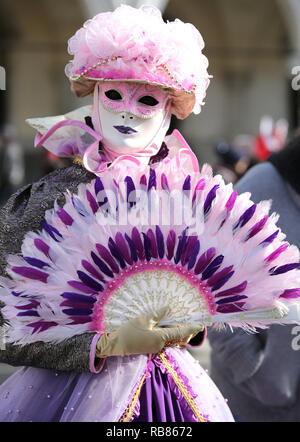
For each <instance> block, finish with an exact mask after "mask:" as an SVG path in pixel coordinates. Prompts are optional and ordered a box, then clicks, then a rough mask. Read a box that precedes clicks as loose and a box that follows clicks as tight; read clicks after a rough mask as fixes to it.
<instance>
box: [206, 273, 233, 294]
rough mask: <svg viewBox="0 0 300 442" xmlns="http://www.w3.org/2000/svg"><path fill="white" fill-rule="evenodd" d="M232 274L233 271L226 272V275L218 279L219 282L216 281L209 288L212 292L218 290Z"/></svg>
mask: <svg viewBox="0 0 300 442" xmlns="http://www.w3.org/2000/svg"><path fill="white" fill-rule="evenodd" d="M233 275H234V271H232V272H230V273H228V275H226V276H224V278H222V279H220V281H219V282H217V283H216V284H215V285H214V286H213V287H212V289H211V291H212V292H214V291H216V290H219V289H220V288H221V287H223V285H225V284H226V282H227V281H229V279H230V278H231V277H232V276H233Z"/></svg>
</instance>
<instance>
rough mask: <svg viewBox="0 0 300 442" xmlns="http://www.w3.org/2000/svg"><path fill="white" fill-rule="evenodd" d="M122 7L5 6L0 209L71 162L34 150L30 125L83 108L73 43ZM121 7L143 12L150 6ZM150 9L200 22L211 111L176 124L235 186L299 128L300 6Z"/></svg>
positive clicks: (279, 1) (285, 1)
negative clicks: (95, 20) (96, 20)
mask: <svg viewBox="0 0 300 442" xmlns="http://www.w3.org/2000/svg"><path fill="white" fill-rule="evenodd" d="M120 3H121V1H119V0H51V1H49V0H40V1H39V2H37V1H35V0H26V1H24V0H0V66H1V67H3V68H4V69H5V73H6V78H5V90H0V205H1V204H3V202H4V201H5V200H6V199H7V198H8V197H9V195H10V194H11V193H12V192H13V191H14V190H16V189H17V188H19V187H20V186H22V185H23V184H27V183H29V182H32V181H35V180H36V179H38V178H39V177H41V176H43V175H44V174H45V173H47V172H49V171H51V170H53V169H54V168H56V167H61V166H63V165H64V164H65V162H64V161H61V160H59V159H57V158H55V157H54V156H52V155H49V154H47V153H46V151H43V149H42V148H39V149H37V150H34V148H33V138H34V133H33V131H32V129H31V128H30V127H29V126H27V125H26V123H25V119H26V118H30V117H43V116H50V115H58V114H62V113H66V112H68V111H70V110H72V109H75V108H76V107H79V106H82V105H83V103H82V99H81V100H80V102H79V100H78V99H76V98H75V97H74V96H73V94H72V93H71V92H70V88H69V84H68V80H67V78H66V77H65V75H64V67H65V65H66V63H67V62H68V60H69V55H68V53H67V41H68V39H69V38H70V37H71V36H72V35H73V33H74V32H75V31H76V29H78V28H79V27H80V26H81V25H82V23H83V22H84V21H85V20H87V19H88V18H90V17H92V16H94V15H95V14H96V13H99V12H104V11H108V10H113V9H114V8H115V7H117V6H118V5H119V4H120ZM123 3H127V4H130V5H132V6H136V7H137V6H139V5H140V4H144V3H147V1H146V0H141V1H140V0H127V1H123ZM148 3H151V4H155V5H156V6H157V7H159V8H160V9H161V11H162V13H163V16H164V18H165V19H166V20H168V19H169V20H173V19H175V18H177V17H179V18H180V19H182V20H183V21H185V22H191V23H193V24H194V25H195V26H196V27H197V28H198V29H199V30H200V32H201V34H202V36H203V38H204V41H205V43H206V47H205V55H206V56H207V57H208V59H209V62H210V66H209V73H210V74H211V75H213V79H212V83H211V85H210V87H209V89H208V94H207V98H206V105H205V106H204V107H203V110H202V112H201V114H200V115H198V116H191V117H189V118H188V119H187V120H185V121H179V120H176V119H174V121H173V122H172V128H175V127H176V128H178V129H179V130H180V131H181V132H182V134H183V135H184V136H185V138H186V139H187V141H188V143H189V144H190V146H191V147H192V149H193V150H194V151H195V153H196V155H197V157H198V159H199V161H200V162H201V163H203V162H209V163H210V164H212V165H213V167H214V169H215V171H216V172H218V173H221V174H222V175H223V176H224V178H225V180H226V181H232V182H236V181H237V180H238V179H239V178H240V177H241V176H242V175H243V174H244V173H245V172H246V171H247V170H248V169H249V168H250V167H252V166H253V165H254V164H256V163H257V162H260V161H263V160H266V159H267V158H268V156H269V155H270V153H271V152H274V151H278V150H280V149H282V148H284V145H285V142H286V138H287V137H289V136H290V134H294V133H295V132H297V128H298V126H299V118H300V112H299V109H300V101H299V93H298V91H297V90H296V89H297V87H293V80H294V84H297V82H295V73H294V74H293V72H295V71H293V69H295V67H296V66H297V64H298V63H300V62H297V60H300V58H299V54H300V27H299V22H300V2H299V0H263V1H253V0H226V2H224V1H223V0H188V1H185V2H182V1H181V0H152V1H148ZM1 72H3V70H2V71H1ZM3 83H4V81H3V79H2V83H1V84H2V86H3ZM86 102H87V103H88V102H89V98H87V99H86ZM84 104H86V103H84Z"/></svg>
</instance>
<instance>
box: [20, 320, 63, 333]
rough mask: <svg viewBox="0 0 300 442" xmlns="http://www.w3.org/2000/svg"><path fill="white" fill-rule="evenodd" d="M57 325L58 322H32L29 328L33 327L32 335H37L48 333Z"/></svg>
mask: <svg viewBox="0 0 300 442" xmlns="http://www.w3.org/2000/svg"><path fill="white" fill-rule="evenodd" d="M56 325H57V323H56V322H46V321H38V322H32V323H31V324H27V327H32V328H33V331H32V334H35V333H41V332H43V331H46V330H48V329H49V328H51V327H55V326H56Z"/></svg>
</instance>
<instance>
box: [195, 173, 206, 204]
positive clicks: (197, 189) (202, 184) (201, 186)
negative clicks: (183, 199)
mask: <svg viewBox="0 0 300 442" xmlns="http://www.w3.org/2000/svg"><path fill="white" fill-rule="evenodd" d="M204 188H205V180H204V179H203V178H201V180H199V181H198V183H197V184H196V186H195V190H194V193H193V198H192V204H194V203H195V200H196V197H197V195H199V192H200V191H202V190H203V189H204Z"/></svg>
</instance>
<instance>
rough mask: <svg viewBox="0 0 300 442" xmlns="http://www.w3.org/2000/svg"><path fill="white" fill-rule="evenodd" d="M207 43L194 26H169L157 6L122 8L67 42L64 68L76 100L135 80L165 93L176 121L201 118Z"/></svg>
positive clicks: (179, 23) (206, 80)
mask: <svg viewBox="0 0 300 442" xmlns="http://www.w3.org/2000/svg"><path fill="white" fill-rule="evenodd" d="M203 48H204V42H203V39H202V37H201V35H200V33H199V31H198V30H197V29H196V28H195V27H194V26H193V25H192V24H190V23H183V22H182V21H180V20H178V19H176V20H175V21H173V22H167V23H165V22H164V21H163V19H162V16H161V13H160V11H159V10H158V9H157V8H155V7H153V6H142V7H141V8H139V9H136V8H133V7H131V6H127V5H122V6H120V7H119V8H117V9H116V10H115V11H114V12H106V13H101V14H98V15H96V16H95V17H94V18H93V19H91V20H88V21H87V22H86V23H85V24H84V25H83V27H82V28H81V29H79V31H77V32H76V34H75V35H74V36H73V37H72V38H71V39H70V40H69V46H68V51H69V54H71V55H73V56H74V58H73V60H72V61H70V62H69V63H68V64H67V66H66V75H67V77H68V78H69V79H70V81H71V84H72V91H73V92H74V93H75V94H76V95H77V96H78V97H84V96H86V95H89V94H91V93H93V90H94V87H95V82H97V81H134V82H143V83H150V84H154V85H157V86H160V87H163V88H166V89H168V90H169V91H170V93H171V94H172V95H173V100H172V112H173V114H175V115H176V116H177V118H180V119H183V118H186V117H187V116H188V115H189V114H190V113H191V112H194V113H195V114H198V113H199V112H200V110H201V105H203V104H204V103H203V99H204V98H205V95H206V89H207V87H208V85H209V82H210V80H209V78H210V76H209V75H208V72H207V67H208V60H207V58H206V57H205V55H203V54H202V49H203Z"/></svg>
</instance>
